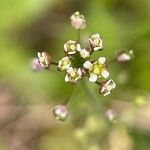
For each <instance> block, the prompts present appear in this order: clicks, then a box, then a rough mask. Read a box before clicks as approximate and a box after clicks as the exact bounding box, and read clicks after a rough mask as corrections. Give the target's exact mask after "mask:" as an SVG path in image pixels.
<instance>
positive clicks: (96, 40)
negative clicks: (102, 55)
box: [89, 33, 103, 51]
mask: <svg viewBox="0 0 150 150" xmlns="http://www.w3.org/2000/svg"><path fill="white" fill-rule="evenodd" d="M89 42H90V45H91V48H92V49H93V50H94V51H98V50H100V49H103V41H102V39H101V37H100V35H99V34H98V33H96V34H93V35H92V36H91V37H90V38H89Z"/></svg>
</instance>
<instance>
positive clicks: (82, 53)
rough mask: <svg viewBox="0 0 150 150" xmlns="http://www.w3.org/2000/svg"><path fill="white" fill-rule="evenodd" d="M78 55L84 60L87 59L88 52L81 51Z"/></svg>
mask: <svg viewBox="0 0 150 150" xmlns="http://www.w3.org/2000/svg"><path fill="white" fill-rule="evenodd" d="M80 55H81V57H83V58H84V59H85V58H87V57H89V56H90V52H89V51H87V50H86V49H82V50H81V51H80Z"/></svg>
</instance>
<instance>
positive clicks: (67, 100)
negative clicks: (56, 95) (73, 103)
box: [63, 85, 76, 105]
mask: <svg viewBox="0 0 150 150" xmlns="http://www.w3.org/2000/svg"><path fill="white" fill-rule="evenodd" d="M75 87H76V86H75V85H73V88H72V90H71V92H70V94H69V95H68V97H67V98H66V100H65V101H64V103H63V105H67V104H68V103H69V101H70V99H71V96H72V94H73V92H74V90H75Z"/></svg>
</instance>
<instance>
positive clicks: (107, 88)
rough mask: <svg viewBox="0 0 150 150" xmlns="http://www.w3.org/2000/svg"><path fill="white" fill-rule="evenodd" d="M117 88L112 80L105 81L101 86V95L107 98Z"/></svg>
mask: <svg viewBox="0 0 150 150" xmlns="http://www.w3.org/2000/svg"><path fill="white" fill-rule="evenodd" d="M115 87H116V84H115V82H114V81H113V80H112V79H110V80H107V81H104V82H102V83H101V84H100V94H102V95H103V96H107V95H109V94H110V93H111V91H112V90H113V89H114V88H115Z"/></svg>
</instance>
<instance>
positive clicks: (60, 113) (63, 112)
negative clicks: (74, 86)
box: [52, 105, 69, 121]
mask: <svg viewBox="0 0 150 150" xmlns="http://www.w3.org/2000/svg"><path fill="white" fill-rule="evenodd" d="M52 112H53V114H54V116H55V118H56V119H57V120H60V121H65V120H66V119H67V117H68V114H69V111H68V109H67V107H66V106H65V105H57V106H55V107H54V108H53V109H52Z"/></svg>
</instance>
